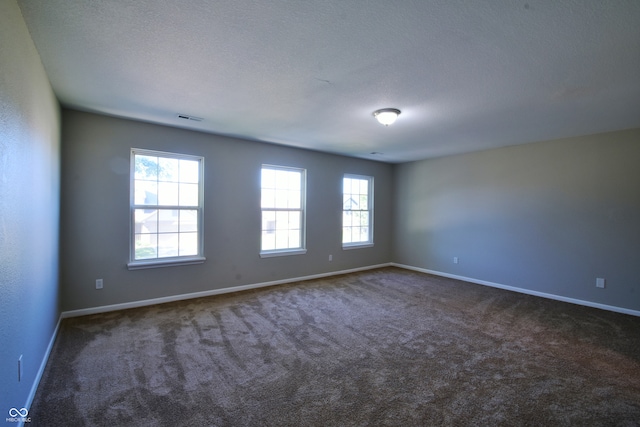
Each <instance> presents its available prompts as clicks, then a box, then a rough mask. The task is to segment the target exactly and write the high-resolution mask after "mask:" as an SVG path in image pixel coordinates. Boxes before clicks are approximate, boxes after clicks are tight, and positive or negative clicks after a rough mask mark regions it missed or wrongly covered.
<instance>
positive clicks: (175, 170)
mask: <svg viewBox="0 0 640 427" xmlns="http://www.w3.org/2000/svg"><path fill="white" fill-rule="evenodd" d="M179 164H180V161H179V160H178V159H171V158H167V157H160V160H159V162H158V180H159V181H168V182H178V181H179V178H180V175H179V166H178V165H179Z"/></svg>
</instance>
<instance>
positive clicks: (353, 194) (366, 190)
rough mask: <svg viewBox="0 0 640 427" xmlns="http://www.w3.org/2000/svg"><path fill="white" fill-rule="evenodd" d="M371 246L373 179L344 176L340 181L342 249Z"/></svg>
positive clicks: (369, 177) (360, 176)
mask: <svg viewBox="0 0 640 427" xmlns="http://www.w3.org/2000/svg"><path fill="white" fill-rule="evenodd" d="M371 245H373V177H372V176H362V175H350V174H346V175H344V177H343V179H342V247H343V248H345V249H348V248H356V247H363V246H371Z"/></svg>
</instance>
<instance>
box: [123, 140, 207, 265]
mask: <svg viewBox="0 0 640 427" xmlns="http://www.w3.org/2000/svg"><path fill="white" fill-rule="evenodd" d="M203 167H204V158H203V157H198V156H189V155H183V154H173V153H164V152H159V151H150V150H141V149H136V148H134V149H132V150H131V195H130V198H131V202H130V207H131V248H130V253H131V255H130V260H129V269H136V268H147V267H154V266H166V265H181V264H193V263H200V262H203V261H204V260H205V258H204V256H203V244H202V240H203V239H202V215H203V188H202V181H203V179H202V178H203Z"/></svg>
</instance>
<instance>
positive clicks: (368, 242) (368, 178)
mask: <svg viewBox="0 0 640 427" xmlns="http://www.w3.org/2000/svg"><path fill="white" fill-rule="evenodd" d="M345 179H358V180H365V181H367V182H368V185H367V206H366V209H362V208H358V209H345V186H344V180H345ZM373 188H374V187H373V177H372V176H367V175H355V174H349V173H346V174H344V176H343V178H342V232H341V233H340V235H341V237H342V249H358V248H367V247H372V246H373V212H374V210H373V207H374V203H373ZM349 194H353V193H349ZM347 212H368V213H369V224H368V226H367V229H368V230H367V231H368V236H367V240H366V241H358V242H348V243H344V233H345V221H344V217H345V214H346V213H347Z"/></svg>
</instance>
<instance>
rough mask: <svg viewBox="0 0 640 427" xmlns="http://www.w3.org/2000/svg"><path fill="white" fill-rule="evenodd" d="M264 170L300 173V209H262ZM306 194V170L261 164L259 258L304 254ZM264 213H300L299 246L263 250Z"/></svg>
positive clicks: (305, 250) (305, 251)
mask: <svg viewBox="0 0 640 427" xmlns="http://www.w3.org/2000/svg"><path fill="white" fill-rule="evenodd" d="M265 169H270V170H275V171H287V172H298V173H300V199H301V200H300V208H299V209H298V208H274V207H268V208H265V207H263V192H264V187H263V182H262V172H263V171H264V170H265ZM306 194H307V170H306V169H302V168H296V167H289V166H276V165H269V164H263V165H262V167H261V168H260V224H261V225H260V257H261V258H269V257H275V256H286V255H301V254H306V253H307V249H306V223H307V221H306V212H307V208H306V199H307V197H306ZM266 211H269V212H273V211H276V212H278V211H288V212H292V211H295V212H300V237H299V239H300V240H299V241H300V246H299V247H295V248H282V249H263V246H264V242H263V235H264V231H265V230H264V227H263V226H264V214H265V212H266Z"/></svg>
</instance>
